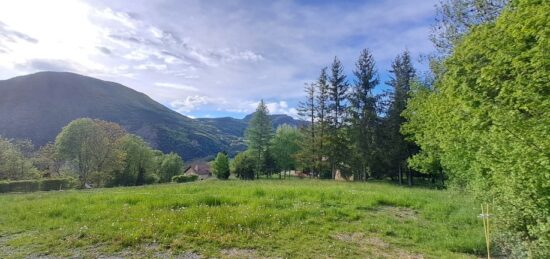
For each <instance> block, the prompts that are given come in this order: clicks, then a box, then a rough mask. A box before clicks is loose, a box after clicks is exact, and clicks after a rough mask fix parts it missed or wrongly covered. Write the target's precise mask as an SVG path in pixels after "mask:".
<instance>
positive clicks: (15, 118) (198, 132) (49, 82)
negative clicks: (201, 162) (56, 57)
mask: <svg viewBox="0 0 550 259" xmlns="http://www.w3.org/2000/svg"><path fill="white" fill-rule="evenodd" d="M81 117H89V118H98V119H102V120H107V121H112V122H116V123H119V124H120V125H122V126H123V127H124V128H125V129H126V130H128V131H129V132H131V133H134V134H137V135H139V136H141V137H143V138H144V139H145V140H146V141H147V142H149V143H150V144H151V145H152V146H153V147H155V148H158V149H160V150H162V151H164V152H171V151H174V152H177V153H179V154H180V155H182V156H183V158H184V159H185V160H190V159H194V158H201V157H205V156H210V155H213V154H215V153H216V152H218V151H221V150H238V149H242V143H241V142H242V141H240V140H239V137H238V136H234V135H227V134H223V133H221V132H220V131H219V130H217V129H216V128H214V127H212V126H209V125H205V124H203V123H201V122H200V121H197V120H193V119H191V118H188V117H186V116H183V115H181V114H179V113H177V112H174V111H172V110H170V109H168V108H166V107H165V106H163V105H161V104H159V103H157V102H155V101H154V100H152V99H151V98H149V97H148V96H147V95H145V94H143V93H140V92H137V91H135V90H132V89H130V88H128V87H125V86H123V85H121V84H117V83H113V82H107V81H102V80H98V79H95V78H91V77H86V76H82V75H78V74H73V73H64V72H40V73H36V74H31V75H27V76H20V77H15V78H12V79H8V80H2V81H0V135H3V136H6V137H9V138H27V139H30V140H32V141H33V143H35V145H43V144H45V143H47V142H49V141H53V140H54V139H55V136H56V135H57V134H58V133H59V131H60V130H61V128H62V127H63V126H65V125H66V124H67V123H69V122H70V121H72V120H74V119H77V118H81Z"/></svg>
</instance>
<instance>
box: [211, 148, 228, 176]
mask: <svg viewBox="0 0 550 259" xmlns="http://www.w3.org/2000/svg"><path fill="white" fill-rule="evenodd" d="M212 168H213V169H214V172H213V173H214V175H216V177H218V179H222V180H227V178H229V175H230V172H229V158H228V157H227V155H226V154H225V153H223V152H220V153H218V155H217V156H216V159H215V160H214V163H213V164H212Z"/></svg>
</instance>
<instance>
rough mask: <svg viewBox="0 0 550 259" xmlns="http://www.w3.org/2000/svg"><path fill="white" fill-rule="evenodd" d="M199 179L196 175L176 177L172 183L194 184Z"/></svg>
mask: <svg viewBox="0 0 550 259" xmlns="http://www.w3.org/2000/svg"><path fill="white" fill-rule="evenodd" d="M198 178H199V177H198V176H196V175H189V176H187V175H176V176H174V177H172V182H174V183H187V182H194V181H196V180H197V179H198Z"/></svg>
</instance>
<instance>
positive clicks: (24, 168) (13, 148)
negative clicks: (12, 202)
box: [0, 136, 38, 180]
mask: <svg viewBox="0 0 550 259" xmlns="http://www.w3.org/2000/svg"><path fill="white" fill-rule="evenodd" d="M23 152H24V150H23V148H22V147H21V145H18V143H17V141H15V140H8V139H5V138H2V137H1V136H0V180H22V179H30V178H36V177H37V176H38V171H37V170H36V168H34V166H33V165H32V163H31V161H29V160H28V159H27V157H25V155H24V153H23Z"/></svg>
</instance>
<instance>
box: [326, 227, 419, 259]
mask: <svg viewBox="0 0 550 259" xmlns="http://www.w3.org/2000/svg"><path fill="white" fill-rule="evenodd" d="M332 238H333V239H336V240H339V241H342V242H346V243H352V244H355V245H358V246H359V247H360V248H362V249H364V250H369V251H371V252H373V253H375V254H376V255H377V256H380V257H383V258H405V259H423V258H424V256H422V255H421V254H411V253H408V252H406V251H404V250H402V249H399V248H395V247H392V246H391V245H390V244H388V243H387V242H385V241H384V240H382V239H380V238H377V237H367V236H366V235H365V234H363V233H340V234H336V235H333V236H332Z"/></svg>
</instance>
